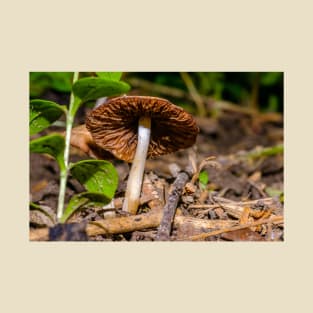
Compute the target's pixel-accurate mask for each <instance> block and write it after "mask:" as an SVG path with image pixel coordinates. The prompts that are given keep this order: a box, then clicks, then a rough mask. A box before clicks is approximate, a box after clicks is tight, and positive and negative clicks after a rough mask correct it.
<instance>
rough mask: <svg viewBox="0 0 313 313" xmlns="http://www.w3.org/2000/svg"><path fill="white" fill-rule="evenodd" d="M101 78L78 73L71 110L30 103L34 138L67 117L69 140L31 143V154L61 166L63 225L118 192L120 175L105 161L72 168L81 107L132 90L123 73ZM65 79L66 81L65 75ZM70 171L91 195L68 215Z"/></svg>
mask: <svg viewBox="0 0 313 313" xmlns="http://www.w3.org/2000/svg"><path fill="white" fill-rule="evenodd" d="M63 74H64V73H63ZM63 74H62V75H63ZM97 76H98V77H84V78H81V79H79V73H78V72H75V73H74V75H73V85H72V93H71V97H70V103H69V107H68V109H67V108H66V107H65V106H62V105H59V104H57V103H55V102H52V101H46V100H41V99H35V100H32V101H30V112H29V130H30V135H35V134H37V133H39V132H41V131H42V130H44V129H46V128H48V127H49V126H51V124H52V123H54V122H55V121H57V120H58V119H59V118H60V117H61V116H62V115H63V114H65V116H66V135H65V139H64V137H63V136H62V135H60V134H50V135H47V136H42V137H39V138H37V139H33V140H32V141H31V142H30V151H31V152H33V153H44V154H49V155H50V156H52V157H53V158H54V159H55V160H56V161H57V163H58V165H59V168H60V188H59V199H58V208H57V218H58V219H59V221H60V222H65V221H66V220H67V219H68V218H69V217H70V216H71V215H72V214H73V213H74V212H75V211H76V210H78V209H79V208H81V207H82V206H83V205H86V204H94V203H98V204H99V203H102V204H107V203H109V202H110V201H111V199H112V198H113V196H114V193H115V190H116V188H117V184H118V174H117V171H116V169H115V168H114V166H113V165H112V164H111V163H109V162H107V161H103V160H87V161H81V162H77V163H75V164H69V150H70V139H71V138H70V137H71V130H72V127H73V122H74V118H75V115H76V113H77V110H78V109H79V108H80V106H81V105H82V104H86V103H90V101H95V100H96V99H98V98H101V97H108V96H116V95H120V94H124V93H126V92H127V91H129V89H130V86H129V85H128V84H126V83H125V82H122V81H120V78H121V76H122V73H120V72H116V73H108V72H97ZM62 77H63V78H65V76H64V75H63V76H62ZM69 171H70V172H71V174H72V175H73V177H74V178H76V179H77V180H78V181H80V182H81V183H82V184H83V185H84V187H85V188H86V189H87V191H86V192H84V193H81V194H78V195H75V196H74V197H73V198H72V199H71V200H70V202H69V203H68V205H67V208H66V209H65V211H64V199H65V191H66V184H67V178H68V174H69Z"/></svg>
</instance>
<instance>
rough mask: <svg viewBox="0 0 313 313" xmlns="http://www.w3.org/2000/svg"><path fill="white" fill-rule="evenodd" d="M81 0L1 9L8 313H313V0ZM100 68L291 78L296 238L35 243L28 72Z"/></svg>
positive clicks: (289, 158)
mask: <svg viewBox="0 0 313 313" xmlns="http://www.w3.org/2000/svg"><path fill="white" fill-rule="evenodd" d="M78 2H79V1H58V0H56V1H54V2H43V1H27V2H25V4H24V3H19V2H18V1H15V2H14V1H10V2H8V1H7V3H6V5H5V6H4V5H3V4H1V10H0V11H1V13H2V14H1V15H2V18H1V20H0V23H1V32H2V35H3V36H2V42H1V46H2V48H1V50H2V57H1V68H2V69H4V72H2V73H1V82H2V84H1V86H2V88H1V90H2V96H3V97H2V106H1V107H2V110H3V109H4V112H3V111H2V117H3V122H2V123H1V134H2V136H1V138H2V150H1V152H2V153H1V158H2V162H1V163H2V164H3V165H4V166H2V173H3V172H4V175H2V183H3V184H2V192H3V193H1V195H2V202H1V204H2V205H1V210H2V215H1V218H2V220H1V231H2V232H1V239H2V251H1V270H2V273H1V287H2V288H1V289H2V297H1V298H2V299H3V300H1V304H0V306H1V307H3V309H1V311H2V312H21V311H30V312H43V311H44V312H56V311H59V312H62V311H66V310H67V311H68V312H94V311H100V312H101V311H112V312H141V311H142V312H143V311H145V312H170V311H172V312H199V311H200V310H201V312H206V311H207V312H210V311H211V312H229V311H237V310H238V311H240V312H251V311H253V312H268V311H274V312H275V311H276V312H278V311H279V312H284V311H286V310H287V309H288V311H289V309H291V310H292V309H295V310H299V309H300V308H301V310H302V308H303V311H305V312H308V311H310V310H309V309H308V308H309V307H310V308H312V302H311V296H310V293H311V287H310V286H305V283H306V282H308V281H311V280H309V277H311V278H312V257H311V256H310V255H309V254H308V253H309V251H311V246H312V243H311V240H310V237H311V232H310V230H311V223H310V221H312V211H313V210H312V205H311V201H310V204H308V202H306V201H304V200H303V199H304V197H305V195H307V194H310V193H309V192H310V191H311V190H310V189H311V188H310V187H311V186H312V181H311V173H312V165H311V164H312V144H311V143H312V139H311V138H310V139H309V138H308V136H307V134H309V133H310V132H311V133H312V130H311V129H310V128H311V125H312V123H311V119H312V92H311V91H312V47H310V46H309V43H310V41H311V40H310V38H311V37H312V34H311V31H310V29H312V17H311V12H312V8H311V7H309V4H308V3H309V1H297V2H294V4H290V3H286V1H275V2H273V1H271V2H269V1H265V2H264V1H263V2H259V3H256V2H255V1H234V2H231V1H220V2H219V4H215V3H214V4H213V3H212V2H210V1H207V2H205V1H197V0H196V1H191V2H188V4H186V3H187V2H183V1H158V2H153V3H151V2H149V1H138V0H137V1H136V0H135V1H129V2H126V3H124V4H123V3H121V2H120V1H117V2H116V3H114V2H113V1H111V2H110V5H107V3H103V2H101V1H89V2H86V3H84V2H83V3H84V4H83V5H82V4H81V3H78ZM100 3H101V4H100ZM204 3H207V4H206V5H204ZM95 69H97V70H127V71H133V70H137V71H138V70H141V71H146V70H147V71H152V70H157V71H160V70H168V71H177V70H193V71H246V70H247V71H254V70H261V71H270V70H273V71H284V72H285V81H286V85H285V86H286V102H285V108H286V196H285V198H286V209H287V222H286V229H287V234H286V242H285V243H273V244H268V243H266V244H263V243H258V244H255V243H253V244H251V243H228V244H220V243H218V244H214V243H209V244H205V243H176V244H170V243H154V244H151V243H150V244H149V243H148V244H146V243H140V244H136V243H132V244H126V245H125V244H108V243H105V244H99V243H29V242H28V228H27V220H28V216H27V201H28V174H29V173H28V141H27V140H28V128H27V114H28V111H27V103H28V72H29V71H32V70H46V71H48V70H69V71H73V70H81V71H88V70H95ZM308 110H309V111H308ZM303 126H304V127H303ZM298 160H299V161H298ZM308 167H309V168H308ZM299 174H300V175H299ZM309 206H311V207H309Z"/></svg>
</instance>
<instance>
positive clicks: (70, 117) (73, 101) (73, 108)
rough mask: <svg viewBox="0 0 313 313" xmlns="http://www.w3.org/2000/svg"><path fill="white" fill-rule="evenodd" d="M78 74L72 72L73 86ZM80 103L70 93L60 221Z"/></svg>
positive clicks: (62, 171)
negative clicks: (72, 133)
mask: <svg viewBox="0 0 313 313" xmlns="http://www.w3.org/2000/svg"><path fill="white" fill-rule="evenodd" d="M78 76H79V72H74V76H73V85H74V83H75V82H76V81H77V80H78ZM78 101H80V100H79V99H78V98H77V97H75V96H74V93H73V92H72V93H71V98H70V104H69V109H68V111H67V114H66V135H65V148H64V167H63V166H62V167H61V168H60V189H59V200H58V209H57V218H58V220H60V219H61V217H62V215H63V210H64V199H65V192H66V183H67V176H68V164H69V154H70V140H71V131H72V127H73V121H74V117H75V114H76V111H77V108H78V105H77V102H78Z"/></svg>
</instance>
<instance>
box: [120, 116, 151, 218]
mask: <svg viewBox="0 0 313 313" xmlns="http://www.w3.org/2000/svg"><path fill="white" fill-rule="evenodd" d="M150 134H151V118H150V117H141V118H140V119H139V122H138V143H137V148H136V152H135V157H134V160H133V164H132V166H131V170H130V173H129V177H128V181H127V188H126V193H125V200H124V204H123V211H127V212H129V213H132V214H136V213H137V209H138V206H139V198H140V192H141V185H142V180H143V173H144V169H145V163H146V158H147V152H148V148H149V143H150Z"/></svg>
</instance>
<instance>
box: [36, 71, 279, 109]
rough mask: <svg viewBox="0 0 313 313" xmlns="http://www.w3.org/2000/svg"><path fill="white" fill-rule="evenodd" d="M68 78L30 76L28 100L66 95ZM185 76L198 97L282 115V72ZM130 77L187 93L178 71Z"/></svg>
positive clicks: (130, 74) (128, 78)
mask: <svg viewBox="0 0 313 313" xmlns="http://www.w3.org/2000/svg"><path fill="white" fill-rule="evenodd" d="M72 75H73V73H70V72H32V73H30V96H31V98H36V97H37V98H38V97H42V96H43V95H44V94H45V93H46V92H48V91H49V90H52V91H54V92H57V93H60V94H63V93H70V91H71V79H72ZM85 75H86V76H88V75H90V73H85ZM189 75H190V77H191V78H192V81H193V83H194V85H195V87H196V89H197V91H198V93H199V94H200V95H203V96H207V97H212V98H214V99H216V100H226V101H230V102H233V103H234V104H237V105H240V106H245V107H249V106H250V107H251V106H253V105H257V108H258V109H259V110H260V111H267V112H283V96H284V95H283V81H284V74H283V72H189ZM133 78H139V79H142V80H145V81H148V82H150V83H153V84H157V85H161V86H162V85H163V86H168V87H173V88H179V89H181V90H184V91H186V92H188V90H187V87H186V85H185V83H184V81H183V80H182V78H181V76H180V73H179V72H124V73H123V80H124V81H125V82H129V81H131V79H133ZM129 84H130V85H131V83H129ZM161 96H164V97H166V96H165V95H161ZM184 102H186V103H184ZM179 105H186V106H187V107H190V103H188V101H180V103H179ZM191 111H192V108H191Z"/></svg>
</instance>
